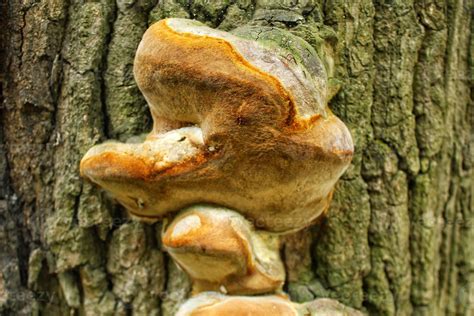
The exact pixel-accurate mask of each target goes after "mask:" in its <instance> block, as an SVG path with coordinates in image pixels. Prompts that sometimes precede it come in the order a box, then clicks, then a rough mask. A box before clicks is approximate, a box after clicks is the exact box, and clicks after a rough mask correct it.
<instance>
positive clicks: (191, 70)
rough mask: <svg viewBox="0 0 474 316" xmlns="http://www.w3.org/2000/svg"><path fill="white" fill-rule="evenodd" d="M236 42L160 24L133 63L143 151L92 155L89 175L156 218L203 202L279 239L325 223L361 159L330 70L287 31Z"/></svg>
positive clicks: (249, 30) (129, 147)
mask: <svg viewBox="0 0 474 316" xmlns="http://www.w3.org/2000/svg"><path fill="white" fill-rule="evenodd" d="M236 34H238V36H237V35H233V34H230V33H227V32H223V31H218V30H214V29H211V28H208V27H206V26H204V25H203V24H201V23H199V22H196V21H192V20H184V19H167V20H162V21H160V22H158V23H155V24H153V25H152V26H151V27H150V28H149V29H148V30H147V31H146V32H145V34H144V36H143V39H142V41H141V43H140V45H139V47H138V50H137V53H136V57H135V63H134V75H135V79H136V81H137V84H138V87H139V88H140V90H141V92H142V93H143V95H144V96H145V98H146V100H147V102H148V104H149V107H150V110H151V113H152V117H153V121H154V127H153V131H152V132H151V133H150V134H149V136H148V138H147V139H146V141H145V142H144V143H142V144H119V143H105V144H102V145H98V146H96V147H94V148H92V149H91V150H90V151H89V152H88V153H87V154H86V155H85V157H84V158H83V159H82V161H81V173H82V175H83V176H84V177H86V178H88V179H90V180H91V181H92V182H95V183H97V184H98V185H99V186H101V187H102V188H104V189H105V190H107V191H109V192H110V193H111V194H112V195H113V196H114V197H115V198H116V199H117V200H118V201H119V202H121V203H122V204H123V205H124V206H125V207H126V208H127V209H128V210H129V211H130V213H131V214H133V215H135V216H138V217H141V218H144V219H148V220H156V219H160V218H162V217H164V216H166V215H168V214H169V213H171V212H176V211H178V210H180V209H182V208H184V207H186V206H189V205H193V204H196V203H211V204H216V205H220V206H224V207H227V208H231V209H233V210H236V211H238V212H239V213H241V214H242V215H244V216H245V217H247V218H250V219H251V220H252V221H253V222H255V223H256V224H257V225H258V227H259V228H262V229H265V230H268V231H272V232H289V231H295V230H299V229H301V228H303V227H305V226H308V225H310V224H311V223H312V221H313V220H314V219H316V218H317V217H319V216H320V215H321V214H322V213H323V212H324V211H325V210H326V209H327V207H328V205H329V202H330V199H331V195H332V194H331V193H332V190H333V188H334V184H335V183H336V181H337V180H338V178H339V177H340V176H341V175H342V173H343V172H344V171H345V169H346V168H347V167H348V165H349V162H350V160H351V157H352V153H353V145H352V139H351V136H350V133H349V131H348V129H347V128H346V126H345V125H344V124H343V123H342V122H341V121H340V120H339V119H338V118H337V117H336V116H335V115H333V114H332V113H331V111H330V110H329V108H328V107H327V102H328V97H329V95H330V91H329V90H330V89H329V87H328V85H327V74H326V72H325V70H324V66H323V63H322V62H321V60H320V59H319V57H318V55H317V53H316V52H315V50H314V49H313V48H312V47H311V46H310V45H309V44H307V43H306V42H304V41H303V40H302V39H300V38H298V37H296V36H294V35H292V34H291V33H289V32H287V31H284V30H279V29H275V28H262V27H259V28H256V27H244V28H241V29H237V30H236ZM244 36H246V37H244ZM252 38H255V39H252ZM278 40H280V41H282V42H283V44H285V45H286V46H285V45H283V44H280V43H278Z"/></svg>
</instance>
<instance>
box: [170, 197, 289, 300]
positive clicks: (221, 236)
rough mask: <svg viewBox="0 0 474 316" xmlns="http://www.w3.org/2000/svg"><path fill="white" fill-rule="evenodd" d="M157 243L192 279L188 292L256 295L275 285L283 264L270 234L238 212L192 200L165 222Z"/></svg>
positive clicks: (279, 284) (281, 277)
mask: <svg viewBox="0 0 474 316" xmlns="http://www.w3.org/2000/svg"><path fill="white" fill-rule="evenodd" d="M162 240H163V245H164V247H165V249H166V250H167V251H168V253H169V254H170V255H171V257H173V259H174V260H175V261H176V262H177V263H178V265H180V266H181V267H182V268H183V270H185V271H186V272H187V273H188V274H189V275H190V277H191V279H192V280H193V292H194V293H200V292H203V291H217V292H223V293H226V294H227V293H228V294H262V293H270V292H274V291H277V290H281V288H282V286H283V283H284V281H285V269H284V267H283V262H282V261H281V259H280V255H279V239H278V237H277V236H275V234H270V233H265V232H259V231H255V230H254V227H253V225H252V224H251V223H250V222H249V221H247V220H246V219H245V218H244V217H243V216H242V215H240V214H239V213H237V212H235V211H232V210H229V209H225V208H222V207H216V206H210V205H194V206H192V207H189V208H187V209H184V210H183V211H182V212H180V213H179V214H178V215H177V216H176V218H175V219H173V221H172V222H171V223H170V224H169V225H167V226H165V228H164V231H163V236H162Z"/></svg>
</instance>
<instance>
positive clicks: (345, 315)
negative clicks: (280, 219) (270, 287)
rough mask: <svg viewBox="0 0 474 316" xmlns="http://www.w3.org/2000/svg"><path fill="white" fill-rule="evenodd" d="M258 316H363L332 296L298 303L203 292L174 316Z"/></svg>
mask: <svg viewBox="0 0 474 316" xmlns="http://www.w3.org/2000/svg"><path fill="white" fill-rule="evenodd" d="M204 315H205V316H213V315H216V316H217V315H219V316H220V315H233V316H240V315H242V316H244V315H259V316H280V315H285V316H303V315H304V316H309V315H311V316H362V315H363V314H362V313H361V312H359V311H357V310H354V309H352V308H350V307H346V306H344V305H342V304H340V303H338V302H337V301H335V300H332V299H316V300H314V301H311V302H308V303H305V304H298V303H293V302H291V301H289V300H288V299H287V298H286V297H284V296H279V295H267V296H254V297H249V296H226V295H222V294H217V293H213V292H205V293H201V294H200V295H197V296H195V297H193V298H191V299H189V300H188V301H186V302H185V303H184V304H183V305H181V307H180V308H179V310H178V312H177V313H176V316H204Z"/></svg>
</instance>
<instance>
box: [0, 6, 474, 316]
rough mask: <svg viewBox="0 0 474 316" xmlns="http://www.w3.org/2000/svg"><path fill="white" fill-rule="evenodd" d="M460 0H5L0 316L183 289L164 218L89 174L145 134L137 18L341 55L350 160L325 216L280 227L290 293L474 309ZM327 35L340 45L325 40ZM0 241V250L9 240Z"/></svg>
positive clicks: (383, 304)
mask: <svg viewBox="0 0 474 316" xmlns="http://www.w3.org/2000/svg"><path fill="white" fill-rule="evenodd" d="M473 7H474V5H473V4H472V2H471V1H468V0H464V1H463V0H433V1H425V0H417V1H410V0H408V1H391V2H387V1H368V0H359V1H350V2H349V1H310V0H308V1H293V3H290V2H289V1H268V0H267V1H264V0H257V1H246V0H235V1H232V0H228V1H226V0H223V1H213V2H212V3H209V2H208V1H200V0H195V1H184V0H171V1H170V0H168V1H159V2H158V3H157V2H156V1H152V0H151V1H148V0H144V1H133V0H130V1H110V0H101V1H91V2H76V1H63V0H56V1H41V2H40V1H35V0H32V1H27V2H20V1H11V2H9V3H8V4H3V3H2V4H1V5H0V10H1V11H2V16H4V17H7V18H6V19H2V21H0V24H1V25H2V27H3V29H4V30H8V31H7V32H2V34H0V36H1V37H2V45H3V46H2V47H1V49H0V58H1V63H0V65H1V69H2V72H1V74H0V84H1V101H2V105H1V108H0V113H1V117H0V119H1V131H0V144H1V146H0V218H1V221H0V232H1V233H0V248H1V249H2V251H1V252H0V311H1V312H2V313H4V314H18V315H21V314H25V315H26V314H30V313H32V312H33V313H35V312H41V313H43V314H46V315H63V314H69V313H89V314H105V315H106V314H114V313H116V314H123V315H128V314H137V315H141V314H143V315H159V314H162V315H173V313H174V312H175V310H176V306H177V305H178V304H180V303H181V302H182V301H183V300H184V299H185V298H186V297H187V294H188V292H189V290H190V284H189V281H188V280H187V279H186V277H185V275H184V274H183V273H182V272H181V271H179V269H177V268H176V266H175V265H174V264H173V262H172V261H171V260H170V259H169V258H168V257H167V255H165V254H163V253H161V252H160V251H159V250H160V249H161V241H160V239H159V235H160V234H159V232H160V229H161V227H160V225H159V224H155V225H145V224H139V223H136V222H133V221H130V220H128V219H127V218H126V216H125V212H124V210H123V209H121V208H120V207H119V206H117V205H115V204H114V203H113V202H111V200H110V199H109V198H108V197H107V196H105V195H104V194H103V193H101V192H100V191H99V190H97V189H95V188H93V187H92V186H91V185H89V184H86V183H83V182H82V181H81V180H80V178H79V171H78V168H79V161H80V159H81V157H82V156H83V154H84V153H85V151H86V150H87V149H88V148H90V147H91V146H92V145H94V144H96V143H99V142H102V141H104V140H106V139H108V138H115V139H121V140H124V139H127V138H129V137H130V136H132V135H136V134H139V133H143V132H146V131H148V130H149V129H150V122H151V121H150V117H149V114H148V110H147V107H146V103H145V101H144V100H143V98H142V96H141V94H140V93H139V91H138V89H137V87H136V85H135V83H134V80H133V76H132V62H133V57H134V54H135V50H136V46H137V45H138V42H139V41H140V39H141V35H142V34H143V32H144V30H145V29H146V28H147V26H148V25H149V24H150V23H152V22H154V21H157V20H159V19H161V18H165V17H184V18H194V19H198V20H200V21H201V22H204V23H206V24H208V25H209V26H211V27H217V28H220V29H222V30H226V31H227V30H231V29H233V28H235V27H237V26H239V25H242V24H243V23H247V22H248V21H249V20H251V19H254V20H255V21H257V22H258V23H261V24H266V25H276V26H278V27H284V28H287V29H289V30H290V31H292V32H294V33H295V34H297V35H298V36H300V37H303V38H304V39H305V40H306V41H308V42H309V43H310V44H313V45H315V46H316V41H317V40H318V39H317V38H315V36H314V33H315V30H318V31H319V32H323V33H324V34H327V38H326V40H328V41H333V42H334V44H335V47H336V51H337V53H338V55H339V62H338V63H337V64H336V65H335V69H336V72H337V74H338V75H337V77H338V78H339V79H340V81H341V82H340V83H341V86H342V89H341V91H340V92H339V93H338V95H337V96H336V97H335V98H334V99H333V101H332V102H331V104H330V107H331V109H332V110H333V111H334V112H335V114H336V115H337V116H338V117H340V118H341V120H343V121H344V122H345V123H346V125H347V126H348V127H349V128H350V130H351V133H352V135H353V137H354V142H355V148H356V153H355V156H354V160H353V163H352V166H351V167H350V169H349V171H348V172H347V173H346V174H345V175H344V177H343V179H342V180H341V181H340V182H339V184H338V186H337V189H336V192H335V196H334V200H333V202H332V204H331V208H330V210H329V212H328V215H327V217H326V218H325V219H324V220H323V221H322V222H321V223H319V224H318V225H316V226H314V227H312V228H310V229H307V230H305V231H302V232H299V233H298V234H297V235H295V236H288V237H287V238H286V240H285V244H284V247H283V249H282V253H283V256H284V258H285V264H286V270H287V282H286V285H285V289H286V291H287V292H289V294H290V295H291V298H292V300H294V301H298V302H303V301H309V300H312V299H315V298H322V297H329V298H334V299H337V300H338V301H340V302H341V303H343V304H346V305H348V306H352V307H354V308H357V309H360V310H363V311H365V312H367V313H368V314H370V315H410V314H413V315H470V314H472V313H474V298H473V297H474V280H473V277H474V276H473V272H474V267H473V265H474V249H473V247H474V226H473V224H472V217H473V213H474V198H473V188H474V184H473V181H474V180H473V171H472V170H473V157H474V152H473V145H474V138H473V126H474V111H473V106H474V105H473V101H472V100H473V99H474V89H473V75H474V40H473V35H472V34H473V30H474V23H473V22H472V12H473ZM333 34H337V38H338V41H337V43H336V42H335V36H334V35H333ZM4 249H5V250H4Z"/></svg>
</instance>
